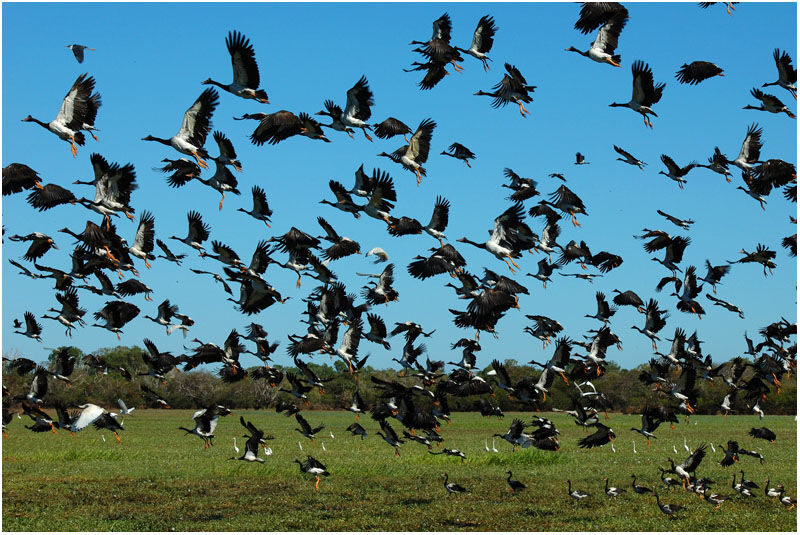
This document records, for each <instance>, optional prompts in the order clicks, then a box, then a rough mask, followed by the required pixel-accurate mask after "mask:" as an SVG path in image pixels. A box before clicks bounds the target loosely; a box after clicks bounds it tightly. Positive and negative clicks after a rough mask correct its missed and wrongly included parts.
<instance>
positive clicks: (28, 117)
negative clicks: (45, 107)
mask: <svg viewBox="0 0 800 535" xmlns="http://www.w3.org/2000/svg"><path fill="white" fill-rule="evenodd" d="M22 120H23V121H24V122H26V123H29V122H31V121H33V117H31V116H30V115H28V116H27V117H25V118H24V119H22Z"/></svg>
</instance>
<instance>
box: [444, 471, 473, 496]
mask: <svg viewBox="0 0 800 535" xmlns="http://www.w3.org/2000/svg"><path fill="white" fill-rule="evenodd" d="M442 477H444V488H445V490H446V491H447V495H448V496H450V495H451V494H459V493H461V492H467V489H465V488H464V487H462V486H461V485H459V484H458V483H448V482H447V481H448V475H447V472H443V473H442Z"/></svg>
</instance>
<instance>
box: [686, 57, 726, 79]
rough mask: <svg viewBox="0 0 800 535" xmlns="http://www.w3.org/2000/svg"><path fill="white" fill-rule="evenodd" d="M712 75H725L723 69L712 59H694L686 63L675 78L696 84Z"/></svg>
mask: <svg viewBox="0 0 800 535" xmlns="http://www.w3.org/2000/svg"><path fill="white" fill-rule="evenodd" d="M712 76H725V75H724V74H722V69H720V68H719V67H717V66H716V65H714V64H713V63H711V62H710V61H693V62H691V63H689V64H688V65H687V64H686V63H684V64H683V65H682V66H681V68H680V69H678V72H677V73H675V78H677V79H678V81H679V82H680V83H682V84H689V85H696V84H699V83H700V82H702V81H703V80H706V79H708V78H711V77H712Z"/></svg>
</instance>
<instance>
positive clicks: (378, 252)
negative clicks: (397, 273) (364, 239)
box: [364, 247, 389, 264]
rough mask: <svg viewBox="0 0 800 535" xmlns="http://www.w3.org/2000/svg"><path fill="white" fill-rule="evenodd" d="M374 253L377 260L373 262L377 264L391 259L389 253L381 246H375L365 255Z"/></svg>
mask: <svg viewBox="0 0 800 535" xmlns="http://www.w3.org/2000/svg"><path fill="white" fill-rule="evenodd" d="M373 255H374V256H375V260H373V262H375V263H376V264H380V263H381V262H386V261H387V260H389V255H388V254H386V251H384V250H383V249H381V248H380V247H373V248H372V249H370V250H369V251H367V254H365V255H364V256H373Z"/></svg>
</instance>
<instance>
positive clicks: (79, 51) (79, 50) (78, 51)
mask: <svg viewBox="0 0 800 535" xmlns="http://www.w3.org/2000/svg"><path fill="white" fill-rule="evenodd" d="M64 48H69V49H70V50H72V53H73V54H74V55H75V59H76V60H78V63H83V51H84V50H91V51H92V52H94V51H96V50H97V49H96V48H89V47H88V46H85V45H64ZM789 61H791V60H789Z"/></svg>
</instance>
